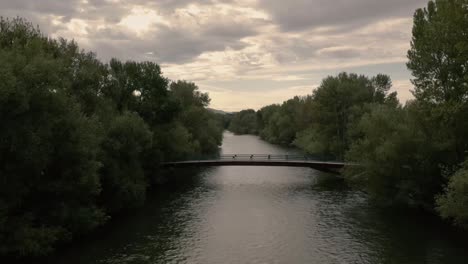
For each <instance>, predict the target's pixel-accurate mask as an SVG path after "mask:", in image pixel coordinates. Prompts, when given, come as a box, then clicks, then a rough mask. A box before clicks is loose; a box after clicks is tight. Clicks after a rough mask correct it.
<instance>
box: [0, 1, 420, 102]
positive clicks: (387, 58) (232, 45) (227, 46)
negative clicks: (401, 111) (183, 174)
mask: <svg viewBox="0 0 468 264" xmlns="http://www.w3.org/2000/svg"><path fill="white" fill-rule="evenodd" d="M426 4H427V0H352V1H351V0H288V1H285V0H198V1H194V0H0V15H1V16H3V17H15V16H21V17H23V18H26V19H28V20H29V21H31V22H32V23H34V24H37V25H39V26H40V28H41V31H42V32H44V33H45V34H47V35H48V36H50V37H64V38H66V39H70V40H71V39H74V40H76V41H77V42H78V44H79V45H80V47H81V48H84V49H85V50H87V51H93V52H96V54H97V56H98V57H99V58H100V59H102V60H103V61H108V60H109V59H110V58H113V57H115V58H119V59H121V60H135V61H154V62H156V63H158V64H159V65H160V66H161V68H162V71H163V74H164V75H165V76H166V77H169V78H170V79H171V80H179V79H184V80H188V81H192V82H195V83H196V84H197V85H198V86H199V87H200V90H201V91H203V92H208V93H209V95H210V97H211V99H212V100H211V105H210V107H212V108H216V109H221V110H225V111H238V110H242V109H247V108H253V109H259V108H261V107H262V106H265V105H269V104H273V103H281V102H283V101H285V100H287V99H289V98H292V97H294V96H295V95H307V94H311V93H312V91H313V90H314V89H316V88H317V86H319V85H320V82H321V80H322V79H323V78H325V77H327V76H330V75H336V74H338V73H340V72H343V71H347V72H354V73H358V74H364V75H367V76H374V75H376V74H378V73H384V74H388V75H390V77H391V78H392V80H393V86H394V87H393V89H394V90H395V91H397V92H398V97H399V99H400V100H401V101H403V102H404V101H406V100H408V99H410V98H411V97H412V95H411V92H410V90H411V89H412V85H411V82H410V79H411V74H410V72H409V71H408V70H407V69H406V62H407V57H406V54H407V51H408V49H409V47H410V40H411V28H412V17H413V13H414V11H415V10H416V9H417V8H421V7H424V6H425V5H426Z"/></svg>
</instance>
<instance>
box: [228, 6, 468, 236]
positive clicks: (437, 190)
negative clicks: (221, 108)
mask: <svg viewBox="0 0 468 264" xmlns="http://www.w3.org/2000/svg"><path fill="white" fill-rule="evenodd" d="M408 59H409V61H408V63H407V67H408V69H409V70H410V71H411V72H412V75H413V79H412V83H413V85H414V90H413V95H414V99H413V100H411V101H408V102H406V103H405V104H404V105H402V104H401V103H400V102H399V101H398V99H397V97H396V93H390V89H391V87H392V83H391V80H390V77H388V76H387V75H383V74H379V75H377V76H375V77H366V76H362V75H356V74H348V73H341V74H339V75H338V76H330V77H327V78H325V79H324V80H323V81H322V83H321V85H320V86H319V87H318V88H317V89H316V90H314V91H313V93H312V95H309V96H305V97H294V98H293V99H290V100H288V101H286V102H284V103H283V104H281V105H277V104H274V105H269V106H266V107H263V108H261V109H260V110H258V111H254V110H252V109H248V110H243V111H240V112H238V113H235V114H233V116H232V118H231V122H230V125H229V130H231V131H233V132H234V133H237V134H257V135H259V136H260V137H261V138H263V139H265V140H267V141H269V142H272V143H276V144H282V145H292V146H296V147H298V148H300V149H302V150H304V151H306V152H307V153H310V154H314V155H316V156H318V157H328V158H332V159H336V160H345V161H350V162H356V163H359V164H361V165H362V166H359V167H352V169H347V170H345V178H346V180H347V181H348V182H349V183H350V184H351V185H352V186H357V187H359V188H361V189H364V190H365V191H366V192H367V193H368V194H369V196H370V197H371V198H372V200H373V201H374V202H376V204H378V205H382V206H405V207H412V208H422V209H425V210H428V211H431V212H435V213H438V214H439V215H440V216H441V217H442V218H444V219H446V220H449V221H451V222H452V223H454V224H455V225H458V226H462V227H465V228H468V159H467V155H468V2H467V1H466V0H437V1H429V3H428V5H427V8H424V9H418V10H416V12H415V14H414V25H413V37H412V41H411V48H410V50H409V51H408Z"/></svg>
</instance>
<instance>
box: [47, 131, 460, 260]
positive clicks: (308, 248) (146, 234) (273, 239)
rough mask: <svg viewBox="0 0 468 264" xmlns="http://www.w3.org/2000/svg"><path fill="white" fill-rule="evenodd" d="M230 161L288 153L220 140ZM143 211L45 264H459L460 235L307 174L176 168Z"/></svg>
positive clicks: (231, 138) (228, 137)
mask: <svg viewBox="0 0 468 264" xmlns="http://www.w3.org/2000/svg"><path fill="white" fill-rule="evenodd" d="M221 151H222V152H223V153H224V154H228V153H259V154H260V153H270V154H285V153H294V150H291V149H285V148H282V147H279V146H275V145H272V144H269V143H266V142H264V141H262V140H260V139H259V138H258V137H255V136H250V135H245V136H236V135H233V134H231V133H228V132H226V133H225V134H224V142H223V145H222V147H221ZM171 174H172V176H173V177H172V179H171V180H170V181H168V182H166V183H164V184H162V185H160V186H157V187H156V188H154V189H153V190H152V193H151V195H150V197H148V201H147V203H146V205H145V206H144V207H143V208H141V209H138V210H136V211H134V212H132V213H131V215H126V216H120V217H116V219H115V220H113V221H111V223H110V224H108V225H107V226H105V227H104V228H102V229H101V230H100V231H98V232H97V233H96V234H93V235H92V237H87V238H84V239H82V240H81V241H79V242H76V243H73V244H72V245H70V246H69V247H68V248H66V249H61V250H60V254H58V255H55V256H53V257H52V258H50V259H48V260H47V262H48V263H69V264H74V263H81V264H87V263H101V264H108V263H125V264H129V263H132V264H137V263H142V264H146V263H200V264H210V263H285V264H293V263H320V264H327V263H402V264H404V263H415V264H416V263H431V264H436V263H441V264H442V263H467V261H468V246H467V243H466V234H461V233H460V232H456V231H455V230H453V229H451V228H449V227H448V226H447V225H444V224H442V223H440V222H439V220H438V219H437V218H435V217H432V216H430V215H426V214H422V213H420V212H414V211H404V210H391V211H388V210H386V211H383V210H381V209H378V208H375V207H373V206H372V205H370V204H369V202H368V200H367V198H366V196H365V194H363V193H362V192H359V191H356V190H352V189H350V188H348V187H347V186H346V185H345V184H344V182H343V180H342V179H340V178H339V177H336V176H334V175H330V174H326V173H321V172H317V171H314V170H312V169H307V168H286V167H216V168H206V169H200V170H197V171H193V170H182V169H175V170H173V171H172V172H171Z"/></svg>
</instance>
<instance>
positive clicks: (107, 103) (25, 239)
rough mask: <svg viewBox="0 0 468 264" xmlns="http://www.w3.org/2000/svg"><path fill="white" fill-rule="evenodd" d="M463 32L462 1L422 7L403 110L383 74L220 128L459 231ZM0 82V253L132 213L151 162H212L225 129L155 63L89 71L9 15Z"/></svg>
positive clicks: (329, 84) (347, 80) (83, 58)
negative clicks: (340, 171) (326, 168)
mask: <svg viewBox="0 0 468 264" xmlns="http://www.w3.org/2000/svg"><path fill="white" fill-rule="evenodd" d="M467 36H468V3H467V1H466V0H438V1H435V2H434V1H430V2H429V4H428V6H427V8H425V9H419V10H417V11H416V13H415V16H414V27H413V39H412V41H411V49H410V50H409V52H408V58H409V62H408V64H407V65H408V69H409V70H410V71H411V72H412V73H413V76H414V79H413V80H412V81H413V84H414V87H415V88H414V92H413V94H414V96H415V99H414V100H411V101H409V102H407V103H406V104H404V105H402V104H401V103H400V102H398V100H397V97H396V94H395V93H391V92H390V90H391V87H392V84H391V80H390V78H389V76H387V75H384V74H379V75H376V76H374V77H366V76H360V75H356V74H349V73H341V74H339V75H338V76H331V77H327V78H325V79H324V80H323V82H322V84H321V85H320V87H318V88H317V89H316V90H315V91H314V92H313V94H312V95H310V96H306V97H295V98H293V99H291V100H288V101H286V102H284V103H283V104H281V105H271V106H266V107H264V108H262V109H260V110H259V111H254V110H245V111H241V112H239V113H236V114H234V115H233V116H232V118H231V120H230V125H229V128H230V130H232V131H233V132H236V133H250V134H259V135H260V136H261V137H262V138H263V139H265V140H267V141H269V142H273V143H276V144H284V145H294V146H297V147H299V148H301V149H303V150H305V151H306V152H308V153H312V154H317V155H324V156H329V157H333V158H336V159H344V160H348V161H352V162H358V163H360V164H362V165H363V166H361V167H358V168H354V169H353V170H348V171H345V176H346V179H347V180H348V182H349V183H350V184H352V185H355V186H358V187H360V188H363V189H364V190H366V191H367V192H368V193H369V196H370V198H371V199H372V200H373V201H375V202H376V203H378V204H381V205H384V206H395V205H403V206H410V207H415V208H424V209H426V210H430V211H433V212H436V213H438V214H439V215H440V216H441V217H443V218H444V219H448V220H450V221H451V222H453V223H455V224H456V225H459V226H463V227H468V161H467V160H466V157H467V154H468V153H467V150H468V137H467V135H468V118H467V117H468V64H467V63H468V38H467ZM0 80H1V82H0V120H1V122H2V128H1V129H0V242H1V243H0V255H7V256H37V255H47V254H49V253H51V252H52V251H53V250H54V249H55V248H56V247H57V246H58V245H60V244H62V243H64V242H67V241H70V240H72V239H75V238H77V237H80V236H82V235H84V234H87V233H90V232H92V231H93V230H95V229H96V228H97V227H99V226H101V225H103V224H104V223H106V221H108V220H109V218H110V216H115V215H118V214H119V213H123V212H125V211H126V210H128V209H131V208H133V207H136V206H139V205H141V204H142V203H143V202H144V200H145V195H146V192H147V189H148V188H149V186H150V184H151V183H152V182H153V181H155V180H157V178H158V177H159V176H160V170H158V163H159V162H161V161H164V160H173V159H183V158H186V157H191V156H200V155H205V154H210V153H214V152H216V151H217V148H218V145H219V144H220V143H221V140H222V130H223V127H224V126H226V125H227V120H226V116H220V115H216V114H215V113H213V112H210V111H209V110H208V109H207V108H206V106H207V105H208V103H209V97H208V95H207V94H204V93H201V92H199V91H198V88H197V86H196V85H195V84H193V83H190V82H186V81H176V82H171V81H170V80H169V79H167V78H165V77H164V76H163V75H162V72H161V69H160V67H159V66H158V65H157V64H155V63H152V62H132V61H128V62H121V61H119V60H117V59H112V60H111V61H110V62H108V63H103V62H101V61H99V60H98V59H97V58H96V56H95V55H94V54H93V53H89V52H84V51H82V50H80V49H79V47H78V45H77V44H76V43H75V42H73V41H67V40H64V39H50V38H47V37H45V36H44V35H42V33H41V32H40V31H39V30H38V29H37V28H35V27H33V26H32V25H31V24H30V23H28V22H26V21H25V20H23V19H21V18H16V19H12V20H7V19H1V20H0Z"/></svg>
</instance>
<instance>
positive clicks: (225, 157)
mask: <svg viewBox="0 0 468 264" xmlns="http://www.w3.org/2000/svg"><path fill="white" fill-rule="evenodd" d="M218 159H221V160H300V161H307V160H308V161H312V160H317V157H313V156H309V155H299V154H223V155H220V156H219V157H218Z"/></svg>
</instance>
